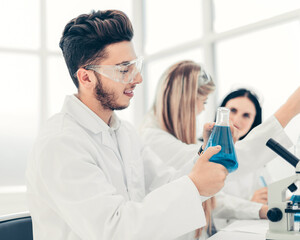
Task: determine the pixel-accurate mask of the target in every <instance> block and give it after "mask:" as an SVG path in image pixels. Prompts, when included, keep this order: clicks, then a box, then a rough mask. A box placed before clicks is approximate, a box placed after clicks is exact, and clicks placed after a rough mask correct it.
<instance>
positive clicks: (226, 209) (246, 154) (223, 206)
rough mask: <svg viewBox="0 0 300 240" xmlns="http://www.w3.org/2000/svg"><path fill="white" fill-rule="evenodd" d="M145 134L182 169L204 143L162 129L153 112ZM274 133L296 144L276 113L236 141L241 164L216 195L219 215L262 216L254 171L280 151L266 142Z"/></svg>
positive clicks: (168, 160)
mask: <svg viewBox="0 0 300 240" xmlns="http://www.w3.org/2000/svg"><path fill="white" fill-rule="evenodd" d="M141 136H142V138H143V140H144V142H145V143H146V144H147V145H148V146H150V147H151V148H152V150H153V151H154V152H155V153H156V154H157V155H158V156H160V158H161V159H163V160H166V163H167V164H168V165H170V166H173V167H175V168H176V169H180V168H181V166H183V165H184V164H185V162H186V161H189V160H190V159H195V156H197V153H198V151H199V148H200V146H201V144H185V143H183V142H181V141H180V140H178V139H177V138H175V137H174V136H173V135H171V134H169V133H168V132H166V131H164V130H162V129H161V128H160V127H159V124H158V123H157V121H156V119H155V117H154V114H153V112H150V113H149V114H148V115H147V117H146V118H145V122H144V123H143V125H142V127H141ZM271 137H272V138H274V139H276V140H277V141H279V142H280V143H282V145H283V146H285V147H289V146H291V145H292V142H291V141H290V139H289V138H288V136H287V135H286V134H285V132H284V130H283V128H282V126H281V125H280V123H279V122H278V120H277V119H276V118H275V117H274V116H272V117H271V118H269V119H268V120H267V121H265V122H264V123H262V124H261V125H260V126H258V127H256V128H255V129H253V130H252V131H251V133H250V134H249V135H248V136H247V137H246V138H245V139H244V140H242V141H239V142H237V143H236V144H235V149H236V154H237V159H238V162H239V168H238V170H237V171H236V172H233V173H230V174H229V175H228V177H227V179H226V183H225V187H224V188H223V190H222V192H220V193H219V194H217V196H216V197H217V198H216V202H217V207H216V209H215V210H214V216H215V217H216V218H218V217H220V218H228V219H230V218H235V219H258V218H259V209H260V208H261V206H262V204H259V203H255V202H251V201H249V197H248V195H249V194H250V192H251V193H252V194H253V191H254V186H256V182H255V183H253V175H256V171H257V170H258V169H260V168H262V167H263V166H264V165H265V164H266V163H267V162H269V161H270V160H272V159H273V158H275V157H276V154H275V153H273V152H272V151H271V150H270V149H269V148H268V147H266V146H265V145H266V142H267V140H268V139H269V138H271ZM249 179H251V181H249ZM257 181H258V179H257ZM253 185H254V186H253Z"/></svg>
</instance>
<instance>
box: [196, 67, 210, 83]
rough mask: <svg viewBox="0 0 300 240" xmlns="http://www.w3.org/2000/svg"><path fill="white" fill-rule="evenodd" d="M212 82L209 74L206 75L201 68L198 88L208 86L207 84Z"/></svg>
mask: <svg viewBox="0 0 300 240" xmlns="http://www.w3.org/2000/svg"><path fill="white" fill-rule="evenodd" d="M211 81H212V78H211V76H210V75H209V74H207V73H206V72H205V70H204V68H203V67H202V66H201V71H200V74H199V76H198V86H199V87H200V86H203V85H206V84H208V83H209V82H211Z"/></svg>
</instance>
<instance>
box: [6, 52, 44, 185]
mask: <svg viewBox="0 0 300 240" xmlns="http://www.w3.org/2000/svg"><path fill="white" fill-rule="evenodd" d="M0 65H1V66H2V68H3V69H5V71H2V81H1V83H2V84H1V85H2V86H1V94H0V105H1V106H0V109H1V112H0V118H1V124H0V133H1V134H0V145H1V148H0V186H4V185H20V184H25V176H24V173H25V166H26V161H27V158H28V154H29V152H30V150H31V148H32V145H33V141H34V139H35V137H36V133H37V129H38V124H39V114H38V110H39V74H40V73H39V62H38V58H37V57H36V56H30V55H17V54H15V55H14V54H0ZM3 74H4V75H3Z"/></svg>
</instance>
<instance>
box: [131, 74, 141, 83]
mask: <svg viewBox="0 0 300 240" xmlns="http://www.w3.org/2000/svg"><path fill="white" fill-rule="evenodd" d="M142 82H143V77H142V74H141V73H139V72H138V73H137V74H136V75H135V76H134V78H133V81H132V84H140V83H142Z"/></svg>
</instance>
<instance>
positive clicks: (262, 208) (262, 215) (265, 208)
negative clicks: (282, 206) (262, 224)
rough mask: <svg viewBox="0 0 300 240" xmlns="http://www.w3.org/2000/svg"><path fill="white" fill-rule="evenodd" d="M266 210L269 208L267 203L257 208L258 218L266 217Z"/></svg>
mask: <svg viewBox="0 0 300 240" xmlns="http://www.w3.org/2000/svg"><path fill="white" fill-rule="evenodd" d="M268 210H269V207H268V205H263V206H262V207H261V209H260V210H259V218H261V219H267V213H268Z"/></svg>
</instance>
